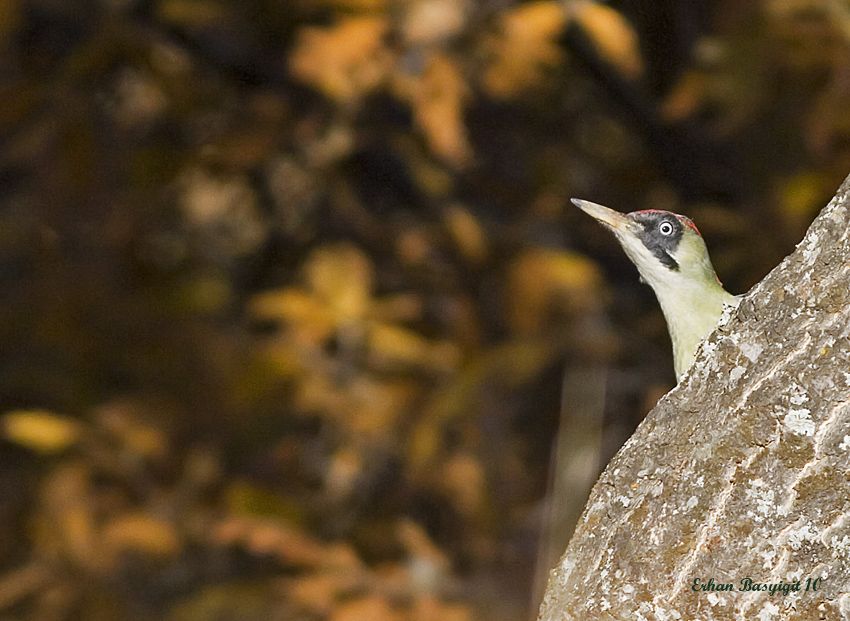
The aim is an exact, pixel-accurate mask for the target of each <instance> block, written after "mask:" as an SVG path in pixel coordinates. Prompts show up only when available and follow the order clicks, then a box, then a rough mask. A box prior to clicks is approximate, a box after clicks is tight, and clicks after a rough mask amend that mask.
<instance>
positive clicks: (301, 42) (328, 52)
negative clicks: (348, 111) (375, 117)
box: [289, 16, 392, 103]
mask: <svg viewBox="0 0 850 621" xmlns="http://www.w3.org/2000/svg"><path fill="white" fill-rule="evenodd" d="M388 27H389V22H388V20H387V18H386V17H384V16H377V17H349V18H346V19H343V20H340V21H339V22H338V23H337V24H335V25H333V26H330V27H328V28H315V27H307V28H303V29H302V30H301V32H300V33H299V37H298V41H297V44H296V47H295V49H294V50H293V52H292V55H291V57H290V61H289V67H290V69H291V71H292V73H293V74H295V76H296V77H298V78H299V79H301V80H303V81H304V82H307V83H308V84H311V85H313V86H315V87H316V88H318V89H319V90H321V91H322V92H324V93H325V94H326V95H327V96H329V97H331V98H333V99H335V100H337V101H339V102H342V103H349V102H352V101H355V100H357V99H359V98H360V97H361V96H363V95H364V94H366V93H368V92H369V91H371V90H372V89H374V88H375V87H377V86H378V85H379V84H380V83H381V82H382V81H383V79H384V78H385V76H386V74H387V72H388V70H389V69H390V67H391V64H392V55H391V53H390V51H389V50H388V49H387V47H386V46H385V45H384V35H385V34H386V32H387V29H388Z"/></svg>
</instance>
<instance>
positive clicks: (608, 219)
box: [572, 198, 719, 293]
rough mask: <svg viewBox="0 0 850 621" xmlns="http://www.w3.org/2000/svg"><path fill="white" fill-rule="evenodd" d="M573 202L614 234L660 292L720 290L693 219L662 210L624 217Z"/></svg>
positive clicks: (606, 210)
mask: <svg viewBox="0 0 850 621" xmlns="http://www.w3.org/2000/svg"><path fill="white" fill-rule="evenodd" d="M572 202H573V204H575V205H576V206H577V207H578V208H579V209H581V210H582V211H584V212H585V213H586V214H588V215H589V216H591V217H592V218H594V219H595V220H596V221H597V222H599V223H600V224H602V225H603V226H605V227H606V228H608V229H609V230H611V232H612V233H614V236H615V237H616V238H617V241H619V242H620V245H621V246H622V247H623V250H624V251H625V253H626V254H627V255H628V257H629V259H631V261H632V263H634V264H635V266H636V267H637V268H638V271H639V272H640V275H641V277H642V278H643V280H645V281H646V282H647V283H648V284H649V285H651V286H652V288H653V289H655V290H656V292H658V293H661V291H662V290H664V289H667V288H671V287H675V288H681V287H683V286H687V285H704V286H712V287H716V286H719V281H718V280H717V276H716V274H715V272H714V267H712V265H711V259H709V256H708V249H707V248H706V246H705V241H704V240H703V238H702V235H700V232H699V230H698V229H697V227H696V225H695V224H694V223H693V222H692V221H691V219H690V218H687V217H685V216H682V215H679V214H675V213H672V212H669V211H661V210H658V209H647V210H644V211H633V212H631V213H627V214H624V213H620V212H619V211H614V210H613V209H609V208H608V207H604V206H602V205H598V204H596V203H591V202H590V201H584V200H579V199H576V198H574V199H572Z"/></svg>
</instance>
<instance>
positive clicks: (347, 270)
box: [305, 244, 373, 320]
mask: <svg viewBox="0 0 850 621" xmlns="http://www.w3.org/2000/svg"><path fill="white" fill-rule="evenodd" d="M305 272H306V276H307V283H308V285H309V286H310V288H311V289H312V290H313V292H315V294H316V296H317V297H319V298H320V299H322V300H323V301H325V302H326V303H327V304H328V305H329V306H330V307H331V308H332V309H333V311H334V314H335V315H336V316H337V318H338V319H340V320H346V319H356V318H361V317H363V315H364V314H365V313H366V310H367V308H368V306H369V302H370V297H371V293H372V279H373V273H372V263H371V262H370V261H369V259H368V258H367V257H366V255H364V254H363V253H362V252H361V251H360V250H359V249H358V248H356V247H355V246H352V245H351V244H339V245H333V246H325V247H323V248H319V249H318V250H316V251H315V252H314V253H313V254H312V255H310V258H309V259H308V260H307V264H306V266H305Z"/></svg>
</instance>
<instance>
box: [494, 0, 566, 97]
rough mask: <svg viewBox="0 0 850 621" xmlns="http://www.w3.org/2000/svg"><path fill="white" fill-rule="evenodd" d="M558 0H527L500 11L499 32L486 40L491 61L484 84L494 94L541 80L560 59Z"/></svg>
mask: <svg viewBox="0 0 850 621" xmlns="http://www.w3.org/2000/svg"><path fill="white" fill-rule="evenodd" d="M566 21H567V17H566V13H565V12H564V8H563V5H562V3H560V2H555V1H549V0H546V1H543V2H529V3H527V4H522V5H520V6H518V7H516V8H514V9H511V10H509V11H507V12H505V13H504V15H503V16H502V19H501V23H500V33H499V35H498V36H497V37H495V38H494V39H493V40H492V41H491V42H490V48H491V54H492V57H493V59H492V61H491V64H490V66H489V67H488V68H487V70H486V72H485V74H484V85H485V87H486V88H487V89H488V90H489V91H490V93H491V94H493V95H495V96H497V97H512V96H514V95H517V94H519V93H520V92H521V91H522V90H523V89H526V88H529V87H533V86H536V85H537V84H538V83H539V82H541V81H542V80H543V77H544V71H545V70H546V69H547V68H548V67H552V66H555V65H557V64H558V63H560V62H561V60H562V58H563V54H562V52H561V48H560V46H559V45H558V42H557V37H558V36H559V35H560V34H561V32H562V30H563V29H564V26H565V24H566Z"/></svg>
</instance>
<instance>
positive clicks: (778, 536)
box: [539, 177, 850, 621]
mask: <svg viewBox="0 0 850 621" xmlns="http://www.w3.org/2000/svg"><path fill="white" fill-rule="evenodd" d="M745 578H750V579H751V580H752V581H753V582H754V583H760V584H765V585H771V584H777V583H780V584H785V585H788V584H790V585H792V586H793V585H795V584H796V583H797V581H799V586H800V589H801V590H800V591H789V592H788V593H787V594H785V593H783V592H781V591H779V592H776V593H773V594H771V593H770V592H769V591H768V592H765V591H751V590H740V589H741V588H742V587H743V586H746V585H745V584H742V580H743V579H745ZM809 578H810V579H812V580H814V579H817V578H821V581H820V583H819V584H818V590H817V591H813V590H811V583H810V590H809V591H805V587H806V580H807V579H809ZM695 579H697V580H699V581H700V584H703V585H705V583H708V581H709V580H712V581H713V583H714V584H716V585H719V584H727V583H729V584H731V585H732V588H733V589H734V590H732V591H718V590H708V591H703V590H696V591H695V590H694V580H695ZM774 588H775V587H774ZM786 588H789V587H786ZM539 619H540V621H565V620H568V619H576V620H579V621H587V620H591V619H594V620H596V619H601V620H605V619H623V620H625V619H628V620H633V619H634V620H658V621H670V620H674V619H675V620H678V619H681V620H683V621H690V620H695V619H699V620H701V621H711V620H720V619H745V620H747V621H751V620H758V621H772V620H779V619H783V620H786V619H795V620H796V619H799V620H801V621H812V620H817V619H824V620H831V619H850V177H848V179H846V180H845V181H844V183H843V185H842V186H841V188H840V189H839V191H838V193H837V195H836V196H835V198H834V199H833V200H832V201H831V202H830V204H829V205H828V206H827V207H826V208H825V209H824V210H823V211H822V212H821V214H820V215H819V216H818V218H817V219H816V220H815V222H814V223H813V224H812V226H811V227H810V228H809V231H808V232H807V233H806V236H805V238H804V240H803V241H802V243H801V244H799V245H798V247H797V250H796V251H795V252H794V253H793V254H791V255H790V256H789V257H787V258H786V259H785V260H784V261H783V262H782V263H781V264H780V265H779V266H778V267H777V268H776V269H774V270H773V271H772V272H771V273H770V274H769V275H768V276H767V277H766V278H765V279H764V280H763V281H762V282H760V283H759V284H758V285H757V286H756V287H754V288H753V289H752V290H751V291H750V292H749V293H748V294H747V296H746V298H745V299H744V300H743V301H742V302H741V305H740V306H739V308H738V309H737V311H734V312H732V313H730V314H729V315H728V316H724V318H723V319H721V321H720V325H719V326H718V329H717V330H716V331H715V332H714V333H713V334H712V335H711V336H710V337H709V338H708V339H707V340H706V342H705V343H703V346H702V347H701V350H700V352H699V353H698V355H697V360H696V363H695V364H694V366H693V367H692V368H691V370H690V372H689V374H688V375H687V376H686V377H685V378H684V379H683V380H682V382H680V384H679V386H677V387H676V388H675V389H674V390H673V391H671V392H670V393H668V394H667V395H666V396H665V397H664V398H662V399H661V400H660V401H659V403H658V404H657V406H656V407H655V408H654V409H653V410H652V412H650V413H649V415H648V416H647V418H646V419H645V420H644V421H643V423H642V424H641V425H640V426H639V427H638V429H637V431H636V432H635V434H634V435H633V436H632V438H631V439H630V440H629V441H628V442H627V443H626V445H625V446H624V447H623V448H622V449H621V450H620V452H619V453H618V454H617V456H616V457H615V458H614V459H613V460H612V461H611V463H610V464H609V465H608V467H607V468H606V470H605V472H604V473H603V474H602V476H601V477H600V479H599V481H598V482H597V484H596V486H595V487H594V489H593V492H592V493H591V496H590V499H589V500H588V503H587V506H586V508H585V510H584V514H583V515H582V518H581V519H580V521H579V524H578V526H577V528H576V532H575V534H574V535H573V538H572V540H571V541H570V544H569V545H568V547H567V551H566V553H565V554H564V556H563V557H562V558H561V560H560V562H559V563H558V565H557V566H556V567H555V568H554V569H553V570H552V572H551V574H550V577H549V584H548V587H547V590H546V594H545V596H544V600H543V604H542V606H541V609H540V616H539Z"/></svg>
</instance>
